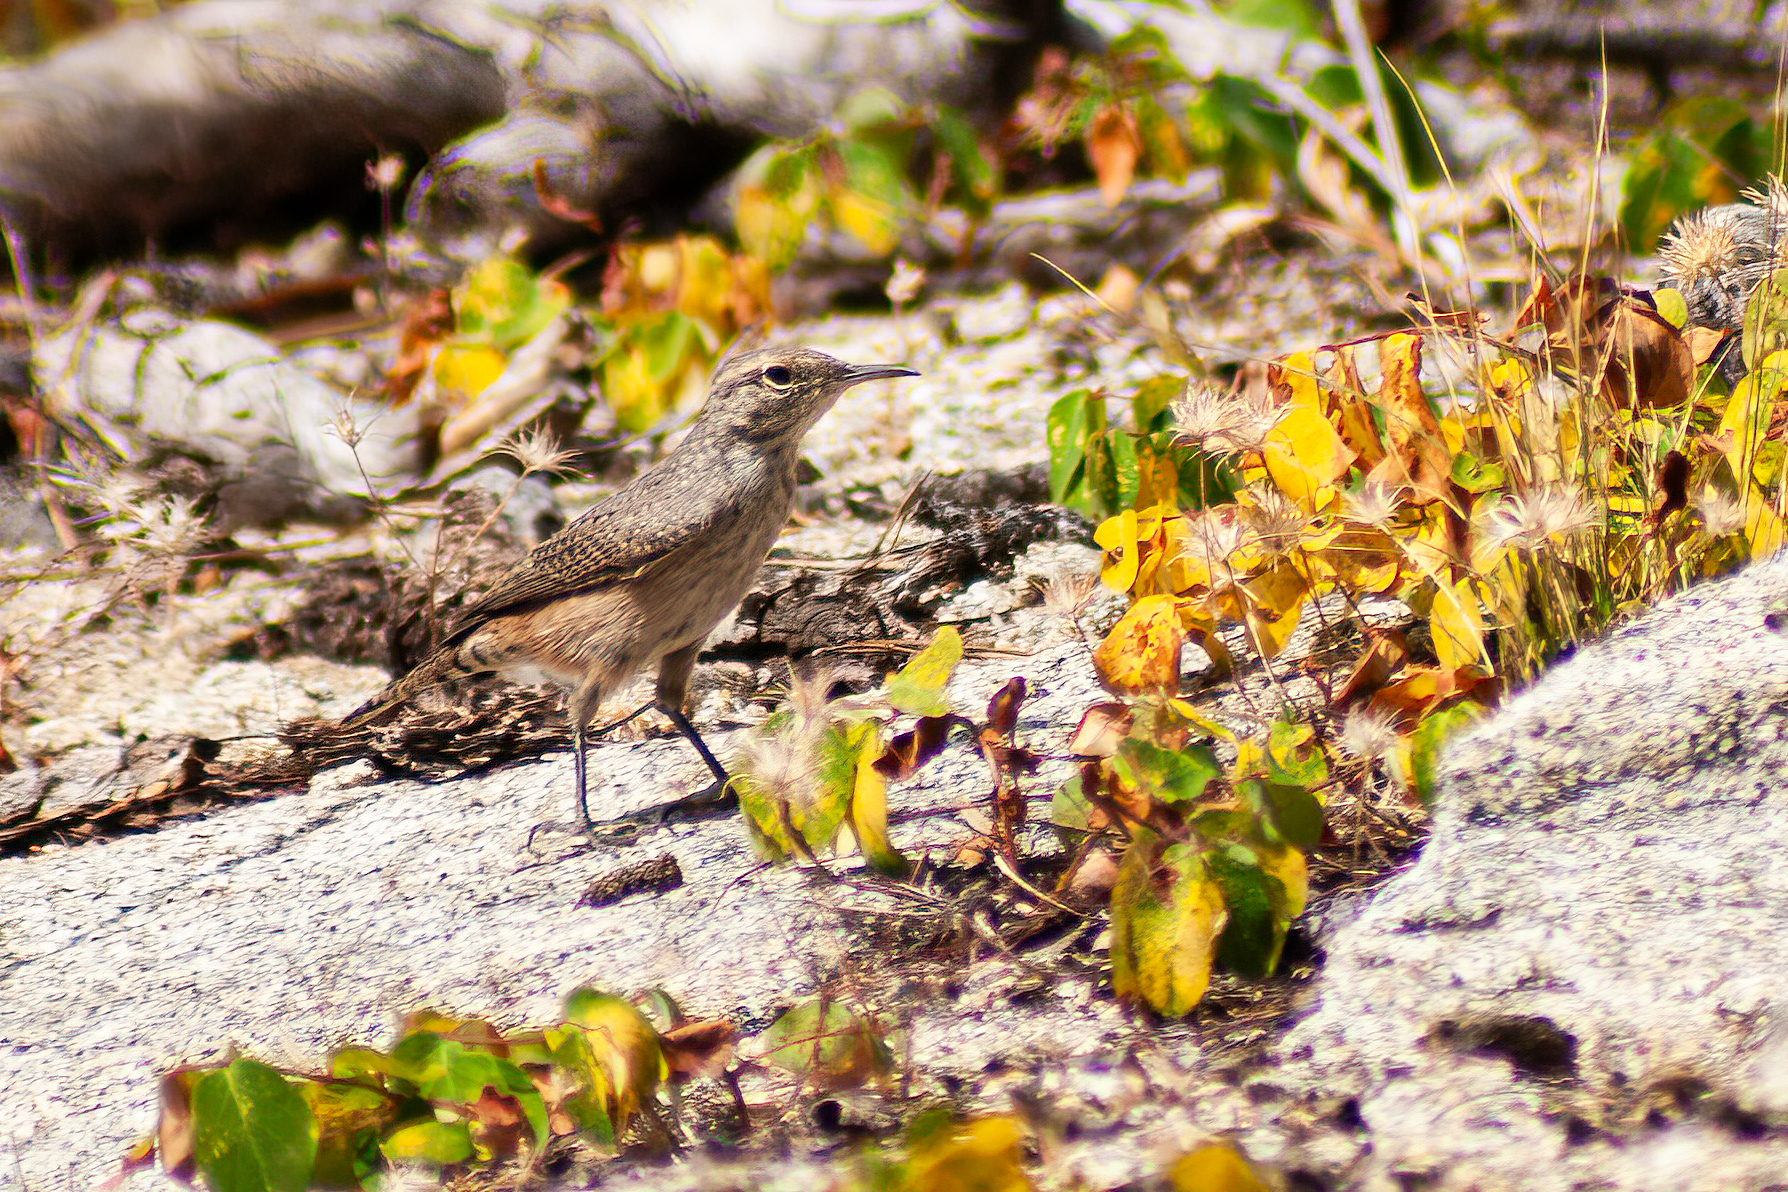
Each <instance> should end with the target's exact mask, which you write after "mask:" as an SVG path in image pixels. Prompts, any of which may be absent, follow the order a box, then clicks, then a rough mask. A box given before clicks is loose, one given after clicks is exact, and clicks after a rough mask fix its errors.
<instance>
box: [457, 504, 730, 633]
mask: <svg viewBox="0 0 1788 1192" xmlns="http://www.w3.org/2000/svg"><path fill="white" fill-rule="evenodd" d="M647 479H650V476H649V475H648V477H647ZM636 495H637V496H639V497H645V496H648V494H645V493H641V494H636ZM650 504H652V502H649V501H642V500H637V499H636V500H631V501H626V502H620V501H616V500H614V499H612V498H611V499H610V500H607V501H604V502H602V503H601V504H599V505H597V506H596V507H595V508H594V509H591V510H590V511H589V512H587V513H585V514H584V515H583V516H582V517H579V518H578V519H577V520H575V521H573V522H572V523H571V524H570V525H568V526H566V527H565V528H564V529H563V530H560V531H559V532H558V533H557V534H554V535H553V536H552V537H551V538H548V539H547V540H546V541H545V542H542V543H541V544H540V545H539V546H537V547H535V548H534V550H533V551H532V553H530V554H529V555H528V557H527V558H525V559H523V560H522V561H521V562H520V563H517V564H516V565H515V566H514V567H513V568H511V569H510V571H509V573H508V574H507V575H505V576H504V577H503V578H502V579H500V580H498V581H497V585H496V586H495V587H494V588H492V589H491V590H490V591H488V592H486V593H485V594H484V595H482V596H480V597H479V598H478V599H477V600H475V601H473V602H472V603H471V604H469V605H467V606H466V607H465V608H464V609H462V610H461V611H460V614H459V619H458V620H457V621H456V622H455V623H454V627H453V630H452V631H451V632H450V633H449V634H448V635H447V638H448V640H449V641H452V640H455V639H458V638H462V637H464V636H465V635H466V634H468V633H470V632H471V631H472V630H474V629H476V628H477V627H478V626H480V625H482V624H484V623H485V622H486V621H489V620H490V619H491V618H492V617H497V616H501V615H503V614H504V613H509V612H518V611H520V610H521V609H523V608H525V607H527V606H528V605H532V604H537V603H539V602H541V601H543V600H549V599H555V598H558V597H562V596H569V595H572V594H573V593H578V592H593V591H596V590H599V589H601V588H605V587H607V586H609V585H610V584H614V583H619V582H620V581H622V580H625V579H629V578H631V577H633V576H636V575H638V574H640V573H641V572H642V571H644V570H645V569H646V568H648V567H650V566H652V565H653V564H654V563H658V562H661V561H662V560H664V559H666V558H668V557H669V556H670V555H672V554H674V553H676V551H678V550H679V549H681V548H682V547H685V546H688V545H689V544H690V543H692V542H696V541H698V540H700V539H701V538H703V537H704V536H705V535H707V534H708V533H709V532H711V531H712V530H713V528H714V526H715V524H716V523H717V522H718V521H719V520H720V519H721V517H723V516H724V514H725V512H726V511H725V509H724V508H714V507H710V508H707V509H704V510H703V511H701V512H700V513H698V514H697V515H695V516H691V517H684V518H680V519H675V520H671V521H666V520H665V519H663V518H657V519H651V520H648V519H647V518H645V517H642V516H641V514H642V512H644V511H645V509H646V508H648V507H649V506H650Z"/></svg>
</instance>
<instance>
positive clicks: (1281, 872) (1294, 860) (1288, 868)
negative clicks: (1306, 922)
mask: <svg viewBox="0 0 1788 1192" xmlns="http://www.w3.org/2000/svg"><path fill="white" fill-rule="evenodd" d="M1256 851H1257V852H1258V853H1259V854H1260V867H1261V868H1262V869H1263V870H1265V871H1266V872H1267V873H1269V874H1271V875H1272V876H1274V877H1276V878H1278V879H1279V884H1280V885H1281V886H1284V887H1285V919H1286V922H1290V921H1291V920H1293V919H1295V918H1297V917H1298V916H1299V915H1301V914H1303V913H1304V904H1305V903H1306V902H1308V901H1309V898H1310V866H1309V863H1308V862H1307V861H1305V859H1304V854H1303V852H1302V851H1301V850H1299V849H1295V848H1292V847H1291V846H1290V845H1287V844H1280V845H1258V846H1256Z"/></svg>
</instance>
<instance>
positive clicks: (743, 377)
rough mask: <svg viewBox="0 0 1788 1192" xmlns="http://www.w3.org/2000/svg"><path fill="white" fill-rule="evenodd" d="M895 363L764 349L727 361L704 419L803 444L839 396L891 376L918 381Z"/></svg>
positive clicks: (760, 438) (767, 439) (758, 437)
mask: <svg viewBox="0 0 1788 1192" xmlns="http://www.w3.org/2000/svg"><path fill="white" fill-rule="evenodd" d="M918 375H919V374H918V373H917V372H915V371H913V370H912V369H910V368H903V367H901V366H899V365H894V364H846V363H845V362H844V361H842V360H838V359H835V358H833V357H831V356H828V355H826V354H825V353H824V352H816V351H814V350H813V349H812V348H780V347H778V348H759V349H757V350H755V351H750V352H738V353H735V354H733V355H731V356H728V357H727V358H726V359H725V360H723V361H721V363H720V367H719V369H717V370H716V371H715V373H714V384H713V386H712V388H711V389H710V390H709V391H708V404H707V405H706V406H705V407H703V409H702V413H701V421H702V422H703V423H708V424H716V425H718V426H722V427H725V428H727V429H729V430H731V431H733V432H734V433H737V434H738V435H740V436H741V437H743V438H746V439H749V440H752V441H753V442H759V443H777V444H784V443H798V442H799V441H800V440H801V437H802V436H803V435H805V434H806V433H807V431H808V428H810V427H811V426H812V425H813V424H814V423H815V422H818V421H819V419H820V415H822V414H824V413H825V412H826V411H827V410H829V409H831V408H832V403H833V402H835V401H837V400H838V395H839V394H841V393H843V392H844V391H845V390H846V389H849V388H850V387H851V386H852V385H860V384H862V383H863V382H864V381H876V380H881V379H883V378H886V377H916V376H918Z"/></svg>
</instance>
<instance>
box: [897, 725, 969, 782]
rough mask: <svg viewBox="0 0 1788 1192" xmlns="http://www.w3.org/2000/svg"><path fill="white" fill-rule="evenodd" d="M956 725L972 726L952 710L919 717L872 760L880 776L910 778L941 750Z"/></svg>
mask: <svg viewBox="0 0 1788 1192" xmlns="http://www.w3.org/2000/svg"><path fill="white" fill-rule="evenodd" d="M958 725H964V726H966V727H969V728H973V727H974V725H972V724H970V723H969V721H968V720H967V719H966V718H965V717H962V716H957V715H955V714H954V713H952V714H950V715H948V716H921V717H919V719H918V722H917V723H915V724H914V725H913V727H912V729H911V730H909V731H907V732H904V733H901V734H899V735H898V736H896V737H895V738H894V739H893V740H892V741H890V742H888V747H887V749H886V750H885V751H884V752H883V753H882V755H881V756H880V757H878V758H876V759H875V761H874V762H873V763H872V764H873V765H874V767H875V770H876V772H877V773H878V774H880V775H881V776H882V777H883V778H887V779H889V780H891V781H894V782H902V781H905V780H906V779H908V778H911V777H912V776H913V774H914V772H915V771H917V770H918V769H919V767H920V766H923V765H924V764H925V763H926V762H928V761H930V760H931V759H932V758H934V757H936V756H937V755H938V754H940V753H942V752H943V751H944V745H945V744H946V743H947V742H948V741H949V739H950V730H951V729H953V728H955V727H956V726H958Z"/></svg>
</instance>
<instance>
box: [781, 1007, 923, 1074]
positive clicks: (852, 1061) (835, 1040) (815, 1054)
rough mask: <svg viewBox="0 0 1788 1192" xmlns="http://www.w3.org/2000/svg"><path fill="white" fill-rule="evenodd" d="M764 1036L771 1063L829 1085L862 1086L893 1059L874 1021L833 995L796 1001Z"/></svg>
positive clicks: (885, 1069) (891, 1063) (890, 1064)
mask: <svg viewBox="0 0 1788 1192" xmlns="http://www.w3.org/2000/svg"><path fill="white" fill-rule="evenodd" d="M761 1040H762V1043H763V1046H764V1047H765V1048H766V1049H767V1050H766V1052H765V1054H764V1057H763V1058H764V1061H765V1062H766V1063H769V1064H773V1065H774V1066H776V1067H778V1068H781V1069H782V1070H783V1071H785V1072H792V1073H795V1074H796V1075H799V1076H803V1077H806V1078H807V1079H809V1080H814V1081H816V1082H818V1083H819V1084H821V1085H822V1086H823V1087H827V1088H851V1087H859V1086H861V1085H863V1084H866V1083H868V1082H869V1081H870V1080H872V1079H874V1078H876V1077H878V1076H881V1075H882V1074H884V1073H886V1072H887V1071H889V1070H890V1069H891V1068H892V1067H893V1063H894V1057H893V1054H892V1053H891V1052H890V1051H889V1050H888V1045H887V1044H886V1043H885V1042H883V1041H882V1039H881V1037H880V1036H879V1035H877V1034H876V1032H875V1029H874V1028H873V1027H872V1026H871V1025H870V1024H869V1022H868V1021H867V1020H866V1019H864V1018H862V1017H860V1016H858V1015H857V1014H854V1013H852V1012H851V1011H850V1009H849V1008H848V1007H846V1006H844V1005H842V1004H841V1003H839V1002H836V1001H831V1000H827V1001H824V1002H822V1001H821V999H819V998H814V999H811V1000H809V1001H805V1002H801V1003H800V1004H798V1005H796V1006H793V1007H791V1008H790V1009H788V1010H787V1011H786V1012H784V1013H783V1015H782V1016H781V1017H780V1018H778V1019H777V1020H776V1021H775V1022H773V1023H771V1024H770V1026H769V1027H768V1029H766V1030H765V1031H764V1033H763V1035H762V1036H761Z"/></svg>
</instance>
